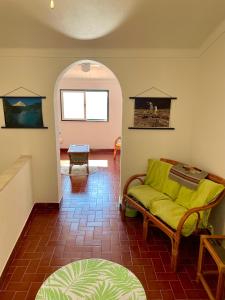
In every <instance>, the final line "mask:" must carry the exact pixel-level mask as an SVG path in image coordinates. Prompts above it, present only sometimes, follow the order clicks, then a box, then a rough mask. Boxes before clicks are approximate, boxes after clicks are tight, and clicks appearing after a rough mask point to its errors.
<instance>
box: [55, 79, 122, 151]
mask: <svg viewBox="0 0 225 300" xmlns="http://www.w3.org/2000/svg"><path fill="white" fill-rule="evenodd" d="M60 89H78V90H79V89H87V90H88V89H89V90H91V89H93V90H108V91H109V121H108V122H85V121H83V122H80V121H60V123H59V130H60V140H61V142H60V147H61V148H68V147H69V145H70V144H89V145H90V148H91V149H113V146H114V140H115V139H116V138H117V137H118V136H121V132H122V93H121V88H120V85H119V82H118V80H116V79H105V80H104V79H76V78H63V79H62V80H61V81H60V83H59V86H58V91H57V96H58V97H57V98H58V104H59V105H58V111H59V120H61V114H60V112H61V107H60V102H61V101H60Z"/></svg>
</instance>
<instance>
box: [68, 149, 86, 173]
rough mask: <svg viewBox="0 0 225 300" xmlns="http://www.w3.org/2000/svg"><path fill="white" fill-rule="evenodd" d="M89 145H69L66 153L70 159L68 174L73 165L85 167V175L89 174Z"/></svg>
mask: <svg viewBox="0 0 225 300" xmlns="http://www.w3.org/2000/svg"><path fill="white" fill-rule="evenodd" d="M89 152H90V149H89V145H70V146H69V149H68V151H67V153H68V154H69V158H70V168H69V173H71V170H72V167H73V165H85V164H86V165H87V173H88V174H89V166H88V156H89Z"/></svg>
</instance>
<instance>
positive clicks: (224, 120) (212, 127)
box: [192, 34, 225, 233]
mask: <svg viewBox="0 0 225 300" xmlns="http://www.w3.org/2000/svg"><path fill="white" fill-rule="evenodd" d="M199 66H200V76H199V79H198V83H199V88H200V97H199V98H198V101H197V102H196V103H195V106H194V112H195V114H194V118H193V120H194V130H193V138H192V161H193V163H194V164H198V166H200V167H202V168H203V169H205V170H207V171H210V172H212V173H214V174H217V175H219V176H222V177H224V178H225V35H224V34H223V35H222V36H220V38H219V39H218V40H216V42H215V43H214V44H213V45H211V47H209V48H208V49H207V51H205V52H204V53H203V54H202V56H201V57H200V60H199ZM224 215H225V201H224V202H223V203H222V204H221V205H220V206H218V207H217V208H216V209H214V210H213V214H212V218H211V221H212V223H213V225H214V227H215V231H216V232H218V233H225V218H224Z"/></svg>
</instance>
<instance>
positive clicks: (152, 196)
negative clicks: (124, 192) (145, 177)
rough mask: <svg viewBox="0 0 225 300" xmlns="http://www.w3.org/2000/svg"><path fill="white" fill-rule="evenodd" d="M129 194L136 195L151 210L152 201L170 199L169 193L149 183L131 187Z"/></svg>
mask: <svg viewBox="0 0 225 300" xmlns="http://www.w3.org/2000/svg"><path fill="white" fill-rule="evenodd" d="M128 195H129V196H132V197H134V198H135V199H136V200H138V201H139V202H140V203H141V204H142V205H143V206H144V207H145V208H147V209H148V210H151V206H152V203H153V202H155V201H159V200H170V198H169V197H168V196H167V195H165V194H163V193H160V192H158V191H157V190H155V189H153V188H152V187H150V186H149V185H147V184H143V185H136V186H133V187H131V188H129V190H128Z"/></svg>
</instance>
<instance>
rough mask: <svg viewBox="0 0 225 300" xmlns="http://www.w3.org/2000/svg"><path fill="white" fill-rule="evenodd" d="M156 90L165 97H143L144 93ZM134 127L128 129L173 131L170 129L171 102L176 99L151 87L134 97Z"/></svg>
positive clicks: (172, 128)
mask: <svg viewBox="0 0 225 300" xmlns="http://www.w3.org/2000/svg"><path fill="white" fill-rule="evenodd" d="M153 89H154V90H156V91H158V92H160V93H162V94H164V95H166V96H162V97H151V96H148V97H146V96H145V97H143V96H141V95H143V94H144V93H145V92H147V91H150V90H153ZM129 98H130V99H134V101H135V102H134V125H133V126H131V127H128V129H155V130H157V129H158V130H174V129H175V128H174V127H170V111H171V101H172V100H175V99H177V98H176V97H173V96H170V95H169V94H167V93H165V92H163V91H162V90H160V89H158V88H156V87H151V88H149V89H147V90H144V91H143V92H141V93H139V94H138V95H136V96H134V97H129Z"/></svg>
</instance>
